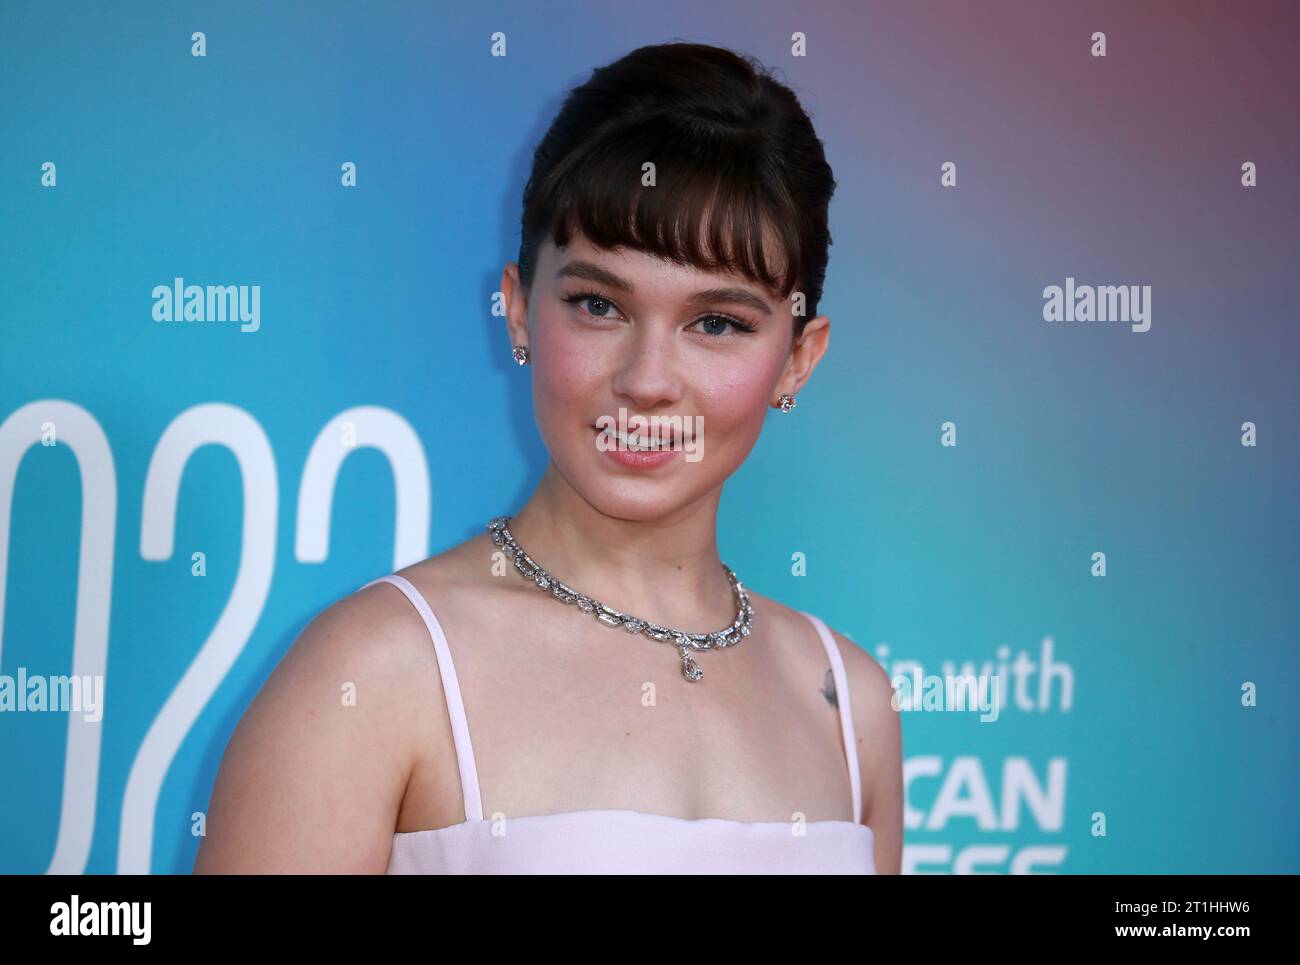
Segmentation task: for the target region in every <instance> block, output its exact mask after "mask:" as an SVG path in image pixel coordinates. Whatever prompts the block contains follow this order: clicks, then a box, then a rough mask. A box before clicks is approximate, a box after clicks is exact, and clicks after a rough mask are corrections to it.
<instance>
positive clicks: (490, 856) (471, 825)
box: [366, 573, 875, 874]
mask: <svg viewBox="0 0 1300 965" xmlns="http://www.w3.org/2000/svg"><path fill="white" fill-rule="evenodd" d="M385 582H386V583H391V584H393V585H394V586H395V587H397V588H398V589H399V590H401V591H402V592H403V593H404V594H406V597H407V599H409V600H410V601H411V603H412V604H413V605H414V606H415V609H416V610H417V611H419V614H420V616H421V617H422V618H423V619H424V623H425V625H426V626H427V627H428V628H429V636H430V637H431V638H432V639H433V647H434V651H435V652H436V654H437V657H438V671H439V675H440V676H441V678H442V688H443V692H444V693H445V694H446V702H447V712H448V716H449V718H450V720H451V728H452V736H453V738H454V740H455V746H456V759H457V762H458V764H459V766H460V783H461V787H462V788H463V792H464V797H465V820H464V821H463V822H461V823H460V824H453V825H451V826H449V827H445V828H432V829H430V830H427V831H399V832H397V833H396V834H394V835H393V850H392V855H391V857H390V859H389V863H388V874H772V873H775V874H875V864H874V861H873V851H872V843H873V836H872V832H871V828H869V827H868V826H867V825H865V824H862V823H861V819H862V815H861V812H862V795H861V786H862V779H861V776H860V774H859V773H858V758H857V754H856V753H854V752H853V750H852V749H856V747H857V742H856V740H855V739H854V735H853V718H852V715H851V711H850V707H849V686H848V679H847V677H846V676H845V673H844V662H843V660H842V658H841V657H840V651H839V648H838V647H837V646H836V645H835V641H834V639H833V638H832V637H831V634H830V630H829V629H828V628H827V627H826V624H825V623H823V622H822V621H821V620H820V619H819V618H817V617H816V616H813V615H812V614H811V613H803V611H799V612H800V613H803V615H804V616H806V617H807V618H808V619H809V620H810V621H811V622H812V625H813V626H814V627H815V628H816V629H817V634H818V636H819V637H820V638H821V641H822V645H823V646H824V647H825V648H826V655H827V656H828V657H829V658H830V663H831V671H832V673H833V674H834V678H835V693H836V697H837V700H838V703H839V712H840V732H841V738H842V739H843V742H844V748H845V759H846V760H847V762H848V769H849V785H850V787H851V789H852V794H853V820H852V821H842V820H840V821H807V822H803V823H797V822H794V821H735V820H732V819H729V818H698V819H688V818H678V817H672V816H669V815H664V814H649V813H646V812H643V811H630V810H622V809H610V808H601V809H593V810H584V811H562V812H559V813H556V814H538V815H528V816H524V817H510V818H508V819H507V818H502V819H500V820H499V821H494V820H492V819H490V818H485V817H484V816H483V802H482V798H481V795H480V792H479V784H478V768H477V767H476V766H475V763H474V748H473V745H472V744H471V743H470V736H469V724H468V722H467V721H466V718H465V705H464V703H463V702H462V700H461V693H460V684H459V682H458V681H457V679H456V668H455V666H454V665H453V663H452V659H451V650H450V648H448V646H447V638H446V636H445V635H444V634H443V632H442V627H441V626H440V625H439V624H438V620H437V618H436V617H435V616H434V615H433V610H432V609H431V608H430V607H429V604H428V601H426V600H425V599H424V596H423V595H422V594H421V593H420V591H419V590H417V589H416V588H415V586H414V585H413V584H412V583H411V582H410V581H409V580H407V579H406V578H404V577H401V576H398V575H397V574H395V573H393V574H390V575H388V576H384V577H381V578H380V579H378V580H372V581H371V582H370V583H367V584H366V586H373V585H374V584H375V583H385Z"/></svg>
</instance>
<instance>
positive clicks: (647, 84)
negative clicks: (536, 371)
mask: <svg viewBox="0 0 1300 965" xmlns="http://www.w3.org/2000/svg"><path fill="white" fill-rule="evenodd" d="M647 161H652V162H654V164H655V175H656V182H657V185H656V187H653V188H646V187H643V186H642V183H641V179H642V165H643V164H644V163H645V162H647ZM834 190H835V178H834V177H833V175H832V173H831V168H830V165H829V164H827V163H826V156H825V153H824V151H823V148H822V142H821V141H820V140H819V139H818V138H817V135H816V133H815V132H814V130H813V126H812V121H811V120H809V117H808V115H807V113H805V111H804V109H803V107H802V106H800V104H799V100H798V98H797V97H796V96H795V94H794V92H793V91H792V90H790V88H789V87H787V86H785V85H784V84H782V83H780V82H779V81H777V80H776V79H774V78H773V77H772V76H771V75H770V74H769V72H768V71H767V70H766V69H764V68H763V67H762V65H761V64H759V63H758V61H757V60H755V59H754V58H752V57H748V56H742V55H740V54H736V53H734V52H732V51H730V50H726V49H724V48H721V47H712V46H708V45H706V44H694V43H684V42H673V43H666V44H658V45H654V46H648V47H640V48H638V49H636V50H633V51H632V52H631V53H629V54H627V55H626V56H624V57H622V58H620V59H619V60H617V61H615V62H614V63H612V64H609V65H608V66H605V67H598V68H596V69H595V70H594V71H592V74H591V78H590V79H589V80H588V81H587V82H586V83H584V84H582V85H581V86H579V87H575V88H574V89H573V90H571V91H570V92H569V95H568V97H567V98H566V99H565V101H564V105H563V106H562V107H561V108H560V111H559V113H558V114H557V115H556V117H555V119H554V121H552V122H551V126H550V129H549V130H547V132H546V136H545V137H543V138H542V140H541V142H540V143H539V144H538V145H537V148H536V150H535V151H534V152H533V166H532V172H531V174H530V175H529V178H528V183H527V185H526V186H525V188H524V197H523V218H522V227H521V232H520V241H519V274H520V281H521V282H522V284H523V287H524V290H525V291H531V289H532V283H533V273H534V270H535V268H536V258H537V247H538V245H539V244H540V243H541V241H542V239H543V238H545V237H546V235H547V234H548V233H549V234H550V237H551V239H552V241H553V242H554V243H555V244H556V245H557V246H561V247H562V246H564V245H566V244H567V243H568V241H569V238H570V236H571V234H572V232H573V231H574V229H578V230H580V231H581V232H582V234H583V235H585V236H586V237H587V239H588V240H590V241H591V243H592V244H594V245H596V246H597V247H601V248H611V249H612V248H618V247H626V248H633V249H638V250H641V251H646V252H649V253H651V254H654V255H658V256H660V257H663V258H667V259H670V260H672V261H674V262H677V263H679V264H689V265H693V266H695V267H697V268H700V269H702V270H704V271H736V272H738V273H739V274H741V275H742V276H744V277H746V278H748V279H750V280H751V281H754V282H757V283H759V284H761V285H763V286H764V287H766V288H768V289H771V290H774V291H779V292H780V294H781V297H782V298H783V299H788V298H789V297H790V295H791V294H792V293H793V292H794V291H796V290H801V291H802V292H803V293H804V296H805V313H804V314H803V315H802V316H798V317H796V318H795V327H794V334H795V336H796V337H797V336H798V335H800V334H802V332H803V328H804V325H805V324H807V321H808V319H810V318H812V317H814V316H816V314H817V304H818V302H819V301H820V300H821V294H822V282H823V280H824V278H825V275H826V261H827V257H828V253H827V248H828V247H829V245H830V243H831V235H830V229H829V227H828V225H827V209H828V207H829V204H830V199H831V194H832V193H833V192H834ZM764 225H766V226H767V229H768V230H769V231H771V232H773V233H774V236H775V238H776V239H778V241H779V244H780V246H781V248H783V249H784V254H785V261H784V264H783V265H772V264H769V263H768V260H767V258H765V256H764V250H763V239H764ZM704 239H707V241H706V243H704V244H701V241H702V240H704ZM778 272H779V274H778Z"/></svg>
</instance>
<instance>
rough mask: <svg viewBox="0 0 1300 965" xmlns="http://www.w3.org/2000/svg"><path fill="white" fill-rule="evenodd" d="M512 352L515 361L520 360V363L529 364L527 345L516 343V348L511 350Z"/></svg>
mask: <svg viewBox="0 0 1300 965" xmlns="http://www.w3.org/2000/svg"><path fill="white" fill-rule="evenodd" d="M510 354H511V355H513V356H514V357H515V361H516V362H518V363H519V364H520V365H527V364H528V346H527V345H516V346H515V347H514V349H513V350H512V351H511V353H510Z"/></svg>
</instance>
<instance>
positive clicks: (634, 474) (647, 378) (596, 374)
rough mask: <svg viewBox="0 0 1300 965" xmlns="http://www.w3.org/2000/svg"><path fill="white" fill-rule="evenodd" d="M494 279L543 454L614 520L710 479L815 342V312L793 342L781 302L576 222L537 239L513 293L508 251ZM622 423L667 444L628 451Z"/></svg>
mask: <svg viewBox="0 0 1300 965" xmlns="http://www.w3.org/2000/svg"><path fill="white" fill-rule="evenodd" d="M503 291H504V293H505V295H506V299H507V304H508V315H509V316H510V322H509V324H510V330H511V331H510V335H511V341H512V343H513V344H515V345H520V344H523V345H527V346H528V348H529V353H530V362H531V368H532V386H533V405H534V410H535V413H536V417H537V423H538V426H539V428H540V429H541V433H542V438H543V440H544V441H545V443H546V447H547V450H548V451H549V453H550V456H551V460H552V462H553V463H554V464H555V467H556V469H557V470H558V471H559V473H560V474H561V475H562V476H563V477H564V479H565V480H567V481H568V483H569V484H570V485H571V486H572V487H573V488H574V489H575V490H576V491H577V492H579V493H580V494H581V495H582V496H583V497H584V498H585V499H586V500H587V501H588V502H589V503H590V504H591V505H592V506H593V507H595V508H596V509H597V510H598V511H600V512H603V513H605V514H606V515H610V516H614V517H616V518H621V519H635V520H646V519H654V518H659V517H662V516H665V515H667V514H669V513H671V512H673V511H675V510H677V509H679V508H682V507H685V506H687V505H689V504H691V503H693V502H695V501H697V500H699V499H700V498H702V497H704V496H706V495H708V494H709V493H710V492H712V491H713V490H716V489H718V488H719V487H720V486H721V485H722V484H723V483H724V482H725V481H726V479H727V478H728V477H729V476H730V475H731V474H732V473H733V472H734V471H735V470H736V468H737V467H738V466H739V465H740V464H741V463H742V462H743V461H744V459H745V457H746V456H747V455H748V454H749V452H750V450H751V449H752V448H753V446H754V443H755V441H757V439H758V434H759V431H760V430H761V429H762V426H763V421H764V419H765V418H766V416H767V412H768V410H769V408H771V406H772V405H773V404H774V403H775V402H776V400H777V398H778V396H779V395H780V394H781V393H782V392H788V393H789V394H791V395H794V394H795V393H796V392H797V391H798V389H799V388H801V387H802V385H803V383H804V381H806V379H807V376H808V375H809V374H810V373H811V370H812V367H813V366H815V365H816V362H817V360H818V359H819V358H820V357H821V355H822V353H823V352H824V351H825V349H826V341H827V329H828V324H829V323H828V321H827V320H826V319H825V318H824V317H818V318H816V319H811V320H810V321H809V323H808V325H807V327H806V329H805V333H804V337H803V338H802V339H801V340H800V344H798V345H793V344H792V336H793V331H794V317H793V316H792V314H791V304H792V303H791V301H789V300H785V301H783V300H782V299H781V298H780V296H779V294H777V293H774V292H772V291H768V290H765V289H764V288H763V287H762V286H761V285H759V284H757V283H755V282H752V281H750V280H748V279H746V278H744V277H743V276H741V275H738V274H731V273H710V272H704V271H701V270H699V269H697V268H694V267H692V266H683V265H677V264H674V263H672V262H669V261H665V260H662V259H659V258H657V257H655V256H654V255H650V254H646V253H645V252H641V251H637V250H632V249H619V250H608V249H601V248H596V247H595V246H593V245H592V244H591V243H590V242H588V241H587V240H586V238H585V237H583V236H582V235H581V234H575V235H574V236H573V237H572V238H571V239H570V243H569V244H568V245H566V246H565V247H564V248H557V247H556V246H555V245H554V244H553V243H552V242H551V241H550V240H549V239H548V240H547V241H546V242H545V243H544V244H543V245H542V246H541V247H540V248H539V251H538V258H537V267H536V272H535V274H534V277H533V287H532V291H531V293H529V295H528V296H527V302H526V304H525V303H524V293H523V291H522V289H521V288H520V286H519V280H518V268H517V266H516V265H515V264H514V263H513V262H512V263H511V264H510V265H509V266H507V268H506V273H505V277H504V278H503ZM667 417H676V419H671V418H667ZM624 429H626V430H627V434H628V435H632V436H634V438H633V442H634V443H635V442H646V441H650V442H652V444H653V439H654V436H651V437H650V439H647V438H646V434H645V430H647V429H648V430H651V431H652V432H653V431H657V432H658V440H659V445H660V446H662V447H664V448H666V449H667V451H666V452H665V451H660V452H657V453H651V454H648V455H644V456H637V455H636V454H634V453H630V452H629V451H628V449H627V446H626V445H625V444H622V445H621V444H620V442H619V439H618V433H619V432H620V431H621V430H624ZM638 429H640V430H642V435H641V436H640V437H639V438H637V437H636V433H637V432H638ZM611 449H612V450H613V451H605V450H611Z"/></svg>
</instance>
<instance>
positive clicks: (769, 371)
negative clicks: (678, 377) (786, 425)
mask: <svg viewBox="0 0 1300 965" xmlns="http://www.w3.org/2000/svg"><path fill="white" fill-rule="evenodd" d="M784 361H785V360H784V358H780V359H773V358H770V357H768V356H758V355H756V356H754V357H752V358H748V359H736V360H733V364H731V365H728V366H725V367H721V366H719V367H714V368H713V369H712V370H711V371H710V372H707V373H705V374H704V376H703V377H702V378H701V379H700V381H699V382H697V383H696V385H695V392H694V395H695V398H696V399H698V400H699V408H700V413H701V414H702V415H703V416H704V431H705V434H706V436H707V434H708V432H709V427H710V425H712V426H715V427H716V428H717V430H718V433H719V437H720V439H724V440H725V441H726V443H727V445H728V446H730V445H731V444H732V443H733V442H734V443H735V444H737V445H742V446H745V447H748V446H749V445H752V444H753V442H754V440H755V439H757V438H758V434H759V432H760V431H761V429H762V428H763V420H764V418H765V417H766V416H767V403H768V396H769V395H770V394H771V391H772V387H773V386H774V385H775V384H776V380H777V378H778V377H779V376H780V374H781V366H782V364H783V363H784Z"/></svg>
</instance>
